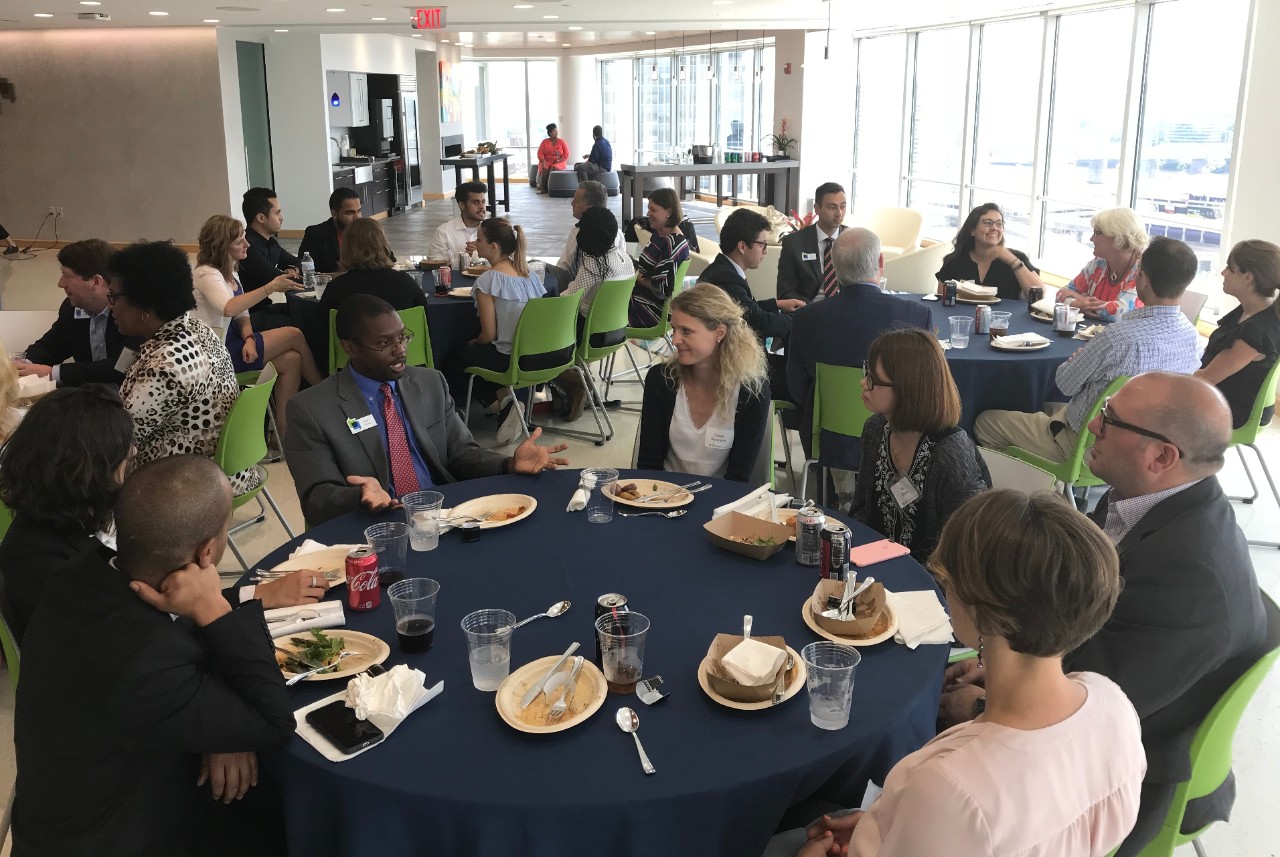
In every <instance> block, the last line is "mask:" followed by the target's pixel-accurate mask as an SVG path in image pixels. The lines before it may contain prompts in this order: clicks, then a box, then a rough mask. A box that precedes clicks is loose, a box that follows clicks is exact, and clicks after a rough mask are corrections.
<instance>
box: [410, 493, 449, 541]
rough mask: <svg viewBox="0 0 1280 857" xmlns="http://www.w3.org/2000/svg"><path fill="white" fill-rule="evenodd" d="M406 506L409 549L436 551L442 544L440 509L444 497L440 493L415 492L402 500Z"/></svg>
mask: <svg viewBox="0 0 1280 857" xmlns="http://www.w3.org/2000/svg"><path fill="white" fill-rule="evenodd" d="M400 502H401V503H403V504H404V517H405V522H406V523H407V524H408V525H409V547H411V548H413V549H414V550H416V551H429V550H435V549H436V546H437V545H439V544H440V507H441V505H443V504H444V495H443V494H441V493H440V492H439V491H415V492H413V493H412V494H405V495H404V496H403V497H401V498H400Z"/></svg>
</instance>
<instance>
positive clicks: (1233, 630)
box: [1063, 476, 1267, 827]
mask: <svg viewBox="0 0 1280 857" xmlns="http://www.w3.org/2000/svg"><path fill="white" fill-rule="evenodd" d="M1108 499H1109V498H1108ZM1106 514H1107V499H1104V500H1103V501H1102V502H1101V503H1099V504H1098V508H1097V510H1096V512H1095V513H1094V518H1095V520H1096V521H1097V522H1098V523H1099V525H1100V526H1101V525H1102V523H1104V522H1105V521H1106ZM1116 549H1117V550H1118V552H1119V554H1120V576H1121V577H1122V578H1123V580H1124V589H1123V590H1122V591H1121V593H1120V599H1119V601H1117V602H1116V609H1115V612H1113V613H1112V614H1111V618H1110V619H1108V620H1107V624H1106V625H1105V626H1103V628H1102V630H1101V631H1099V632H1098V633H1097V634H1095V635H1094V636H1093V637H1091V638H1090V639H1089V640H1088V641H1086V642H1085V643H1084V644H1083V645H1081V646H1080V647H1079V648H1078V649H1076V650H1075V651H1073V652H1071V653H1070V654H1068V655H1067V657H1066V658H1065V660H1064V663H1063V667H1064V669H1065V670H1066V671H1067V672H1076V671H1078V670H1089V671H1092V672H1097V673H1101V674H1103V675H1105V676H1106V677H1107V678H1109V679H1111V680H1112V681H1114V682H1115V683H1116V684H1118V685H1120V689H1121V690H1123V691H1124V692H1125V695H1127V696H1128V697H1129V700H1130V701H1131V702H1132V703H1133V707H1134V708H1135V709H1136V710H1137V712H1138V717H1139V718H1140V719H1141V720H1142V746H1143V748H1144V749H1145V750H1146V753H1147V776H1146V780H1145V781H1146V782H1148V783H1176V782H1180V781H1182V780H1185V779H1187V777H1189V776H1190V774H1191V762H1190V756H1189V751H1190V747H1191V738H1192V736H1193V735H1194V734H1195V730H1196V728H1197V727H1199V725H1200V722H1201V721H1202V720H1203V719H1204V717H1205V715H1206V714H1208V712H1209V709H1210V708H1212V707H1213V706H1214V704H1215V703H1216V702H1217V701H1218V699H1219V697H1221V696H1222V694H1223V692H1224V691H1225V690H1226V689H1227V688H1228V687H1229V686H1230V685H1231V683H1232V682H1234V681H1235V680H1236V679H1237V678H1239V677H1240V675H1241V674H1242V673H1243V672H1244V671H1245V670H1246V669H1248V668H1249V667H1250V666H1251V665H1252V664H1253V662H1254V661H1255V660H1257V659H1258V657H1259V656H1260V655H1261V654H1262V649H1263V647H1264V644H1265V640H1266V636H1267V622H1266V613H1265V610H1264V608H1263V605H1262V598H1261V596H1260V594H1259V591H1258V579H1257V578H1256V577H1255V576H1254V572H1253V563H1252V562H1251V561H1250V559H1249V548H1248V545H1247V544H1246V542H1245V538H1244V534H1243V533H1242V532H1241V531H1240V528H1239V527H1238V526H1237V525H1236V520H1235V513H1234V512H1232V510H1231V504H1230V502H1229V501H1228V500H1227V498H1226V496H1225V495H1224V494H1223V493H1222V488H1221V486H1220V485H1219V484H1218V480H1217V479H1216V478H1214V477H1212V476H1210V477H1208V478H1206V479H1204V480H1202V481H1200V482H1199V483H1197V484H1195V485H1193V486H1191V487H1190V488H1187V489H1186V490H1184V491H1182V492H1180V493H1178V494H1175V495H1173V496H1172V497H1168V498H1166V499H1164V500H1162V501H1160V502H1159V503H1157V504H1156V505H1155V506H1154V507H1153V508H1152V509H1151V511H1149V512H1147V514H1146V515H1144V516H1143V517H1142V520H1140V521H1139V522H1138V523H1137V525H1136V526H1134V528H1133V529H1132V530H1130V531H1129V533H1128V535H1126V536H1125V537H1124V539H1122V540H1121V542H1120V544H1119V545H1117V546H1116ZM1220 792H1229V794H1222V795H1219V793H1218V792H1215V793H1214V795H1210V796H1209V797H1207V798H1205V800H1210V799H1211V798H1214V797H1215V796H1218V797H1219V800H1218V806H1217V807H1215V810H1214V812H1215V815H1216V817H1218V818H1219V819H1225V818H1226V817H1227V813H1229V811H1230V808H1231V798H1232V797H1233V796H1234V789H1221V790H1220ZM1167 811H1168V805H1167V804H1166V805H1165V806H1161V807H1151V806H1146V805H1143V806H1142V807H1140V808H1139V811H1138V816H1139V819H1140V820H1139V822H1138V824H1137V827H1142V824H1143V822H1142V821H1141V819H1142V818H1144V817H1145V816H1148V815H1150V814H1151V813H1157V814H1158V816H1159V817H1160V818H1163V817H1164V814H1165V813H1166V812H1167ZM1218 813H1221V814H1218Z"/></svg>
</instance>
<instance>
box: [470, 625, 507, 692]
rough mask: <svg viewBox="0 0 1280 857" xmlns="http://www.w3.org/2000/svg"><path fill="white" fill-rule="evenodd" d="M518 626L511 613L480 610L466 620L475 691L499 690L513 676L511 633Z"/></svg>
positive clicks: (472, 680) (472, 681)
mask: <svg viewBox="0 0 1280 857" xmlns="http://www.w3.org/2000/svg"><path fill="white" fill-rule="evenodd" d="M515 625H516V617H515V614H514V613H512V612H511V611H509V610H477V611H475V612H474V613H468V614H467V615H466V616H465V617H464V618H463V620H462V633H464V634H466V635H467V660H468V661H470V663H471V683H472V684H473V685H475V688H476V690H497V689H498V685H500V684H502V682H503V679H505V678H506V677H507V676H508V675H510V674H511V632H512V631H513V630H514V628H515Z"/></svg>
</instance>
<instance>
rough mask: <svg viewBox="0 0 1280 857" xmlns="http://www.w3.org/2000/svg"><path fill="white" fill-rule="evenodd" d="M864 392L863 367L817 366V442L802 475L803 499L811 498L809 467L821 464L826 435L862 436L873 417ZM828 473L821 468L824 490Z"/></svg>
mask: <svg viewBox="0 0 1280 857" xmlns="http://www.w3.org/2000/svg"><path fill="white" fill-rule="evenodd" d="M861 389H862V369H861V368H860V367H855V366H834V365H832V364H830V363H815V364H814V384H813V435H812V438H813V440H812V442H811V443H810V446H809V452H810V455H812V456H813V458H810V459H808V460H807V461H805V463H804V473H803V474H802V475H801V476H800V496H801V497H802V498H805V497H808V496H809V495H808V493H807V492H808V489H809V467H810V466H811V465H814V464H820V463H821V459H822V433H823V432H824V431H828V432H832V433H833V434H839V435H844V436H845V437H862V427H863V426H864V425H865V424H866V422H867V419H868V418H869V417H870V416H871V411H869V410H867V406H866V405H864V404H863V403H862V396H861V395H860V392H861ZM826 470H827V468H825V467H821V468H820V475H821V476H822V484H823V487H824V488H825V487H826Z"/></svg>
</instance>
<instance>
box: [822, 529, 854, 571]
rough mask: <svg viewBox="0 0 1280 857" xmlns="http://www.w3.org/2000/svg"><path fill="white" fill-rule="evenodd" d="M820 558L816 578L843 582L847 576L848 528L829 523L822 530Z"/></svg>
mask: <svg viewBox="0 0 1280 857" xmlns="http://www.w3.org/2000/svg"><path fill="white" fill-rule="evenodd" d="M821 545H822V556H821V563H820V564H819V566H818V576H819V577H821V578H825V579H827V580H845V579H846V578H847V577H848V576H849V528H848V527H846V526H845V525H844V524H841V523H840V522H838V521H830V522H828V523H827V524H826V526H824V527H823V528H822V541H821Z"/></svg>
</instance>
